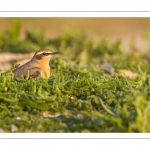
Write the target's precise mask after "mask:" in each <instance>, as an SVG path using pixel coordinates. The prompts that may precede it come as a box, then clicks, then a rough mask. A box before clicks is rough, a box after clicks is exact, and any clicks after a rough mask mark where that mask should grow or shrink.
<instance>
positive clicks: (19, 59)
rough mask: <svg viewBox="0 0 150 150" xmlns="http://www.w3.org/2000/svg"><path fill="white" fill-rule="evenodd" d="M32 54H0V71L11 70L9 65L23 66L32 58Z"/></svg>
mask: <svg viewBox="0 0 150 150" xmlns="http://www.w3.org/2000/svg"><path fill="white" fill-rule="evenodd" d="M33 55H34V53H29V54H14V53H0V70H2V72H5V71H7V70H9V69H10V68H11V64H12V63H13V62H14V63H15V64H20V65H23V64H24V63H26V62H27V61H29V60H30V59H31V58H32V57H33Z"/></svg>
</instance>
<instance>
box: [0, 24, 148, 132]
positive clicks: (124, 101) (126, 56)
mask: <svg viewBox="0 0 150 150" xmlns="http://www.w3.org/2000/svg"><path fill="white" fill-rule="evenodd" d="M148 38H149V37H148ZM41 48H50V49H51V50H52V51H59V52H60V54H59V55H58V56H56V57H54V59H53V60H52V61H51V62H50V66H51V76H50V77H49V78H47V79H43V78H40V77H39V78H37V79H36V80H34V79H32V78H30V79H29V78H26V79H23V78H19V79H17V80H14V79H12V74H11V70H12V69H13V65H12V68H10V70H8V71H7V72H6V73H5V74H1V75H0V128H1V129H2V130H3V131H4V132H31V133H32V132H42V133H43V132H44V133H45V132H54V133H56V132H95V133H97V132H150V113H149V112H150V98H149V97H150V86H149V83H150V67H149V63H150V55H149V50H146V49H145V51H146V52H145V53H142V52H141V51H140V50H136V48H135V47H134V45H132V46H131V48H130V51H129V52H128V53H126V51H125V49H124V47H123V45H122V43H121V40H116V41H115V42H110V41H109V40H108V39H105V38H103V39H99V38H98V37H91V38H87V37H86V36H85V35H83V34H82V33H80V32H78V31H77V30H69V29H68V31H67V32H66V33H64V34H63V35H61V36H59V37H57V38H55V39H46V38H44V33H43V32H40V31H38V30H36V29H33V28H32V29H30V30H28V31H27V33H26V36H25V38H24V39H22V40H20V39H19V23H17V22H16V23H14V24H13V25H12V29H11V30H10V31H7V32H5V33H1V35H0V51H2V52H13V53H27V52H30V51H31V50H32V51H36V50H39V49H41ZM120 70H126V71H130V72H131V76H129V75H128V74H125V75H122V74H121V73H120ZM133 73H136V75H135V76H132V74H133ZM13 125H14V126H15V127H14V126H13Z"/></svg>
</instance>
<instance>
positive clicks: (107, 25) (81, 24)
mask: <svg viewBox="0 0 150 150" xmlns="http://www.w3.org/2000/svg"><path fill="white" fill-rule="evenodd" d="M15 19H16V18H0V32H2V31H4V30H8V29H10V28H11V25H12V23H13V22H14V20H15ZM17 19H18V20H19V21H20V24H21V26H20V32H21V37H22V38H23V37H24V36H25V32H26V31H27V30H28V28H29V27H30V26H34V27H36V28H38V29H39V30H43V31H45V36H46V37H50V38H53V37H57V36H60V35H61V34H62V32H63V31H64V30H65V29H66V28H68V27H72V28H76V29H78V30H80V31H81V32H83V33H84V34H86V35H87V36H89V37H90V36H93V35H97V36H99V37H108V38H110V39H112V40H114V39H116V38H121V39H122V40H123V43H124V45H125V46H128V44H129V43H130V40H131V39H133V38H134V40H135V42H136V45H137V47H140V46H141V45H142V44H143V34H144V33H145V32H146V31H147V30H149V29H150V18H17Z"/></svg>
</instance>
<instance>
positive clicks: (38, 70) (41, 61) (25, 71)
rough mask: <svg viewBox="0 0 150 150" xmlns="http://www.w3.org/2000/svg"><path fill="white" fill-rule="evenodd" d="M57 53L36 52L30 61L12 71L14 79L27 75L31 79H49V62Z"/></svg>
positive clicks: (45, 50)
mask: <svg viewBox="0 0 150 150" xmlns="http://www.w3.org/2000/svg"><path fill="white" fill-rule="evenodd" d="M58 53H59V52H52V51H50V50H49V49H41V50H38V51H37V52H36V53H35V54H34V56H33V58H32V59H31V60H30V61H28V62H27V63H25V64H24V65H22V66H20V67H18V68H16V69H14V70H13V74H14V78H17V77H20V76H24V77H26V76H27V75H29V77H32V78H37V77H38V76H41V77H43V78H46V77H49V76H50V66H49V61H50V59H51V58H52V56H53V55H55V54H58Z"/></svg>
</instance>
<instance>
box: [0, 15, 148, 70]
mask: <svg viewBox="0 0 150 150" xmlns="http://www.w3.org/2000/svg"><path fill="white" fill-rule="evenodd" d="M101 39H105V40H104V41H103V42H100V41H101ZM106 39H108V40H106ZM149 39H150V18H96V17H95V18H0V52H1V55H0V68H1V69H2V70H3V69H4V70H5V69H8V68H9V67H10V63H11V62H12V61H14V60H15V61H16V60H18V59H19V60H22V59H23V58H24V60H23V62H25V61H27V59H29V58H31V56H32V55H33V53H31V54H30V55H25V54H24V55H21V54H17V55H16V54H14V53H27V52H33V51H36V50H39V49H41V48H43V47H46V48H52V49H53V50H57V49H59V51H62V52H64V51H66V53H64V55H68V54H69V53H70V49H71V48H72V49H71V51H76V52H75V53H73V54H72V55H76V54H79V52H81V51H82V50H84V49H86V50H87V49H88V50H89V51H92V50H93V51H94V49H95V54H93V57H95V56H96V55H99V54H100V55H101V54H102V53H103V52H102V51H103V49H104V48H103V47H105V49H106V52H107V50H108V52H109V51H110V50H109V49H110V48H109V45H110V44H109V43H111V42H112V43H114V46H113V45H112V46H110V47H114V48H113V51H115V50H116V51H117V49H119V50H120V49H121V48H120V47H122V49H123V50H124V51H125V52H130V51H132V52H133V51H141V53H144V52H145V51H149V49H150V44H149V43H150V42H149ZM85 41H86V42H85ZM108 41H109V42H108ZM118 41H119V42H118ZM90 42H91V45H92V47H91V48H90ZM115 42H116V44H115ZM88 44H89V45H88ZM79 45H80V47H79ZM103 45H104V46H103ZM116 45H117V46H116ZM107 46H108V48H107ZM67 50H68V52H67ZM89 51H88V54H89V55H91V56H92V53H89ZM6 52H7V54H5V53H6ZM8 52H9V53H13V54H8ZM84 54H85V53H82V57H83V55H84ZM25 58H27V59H25ZM72 58H73V57H72ZM82 59H83V58H82ZM23 62H21V63H23Z"/></svg>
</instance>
